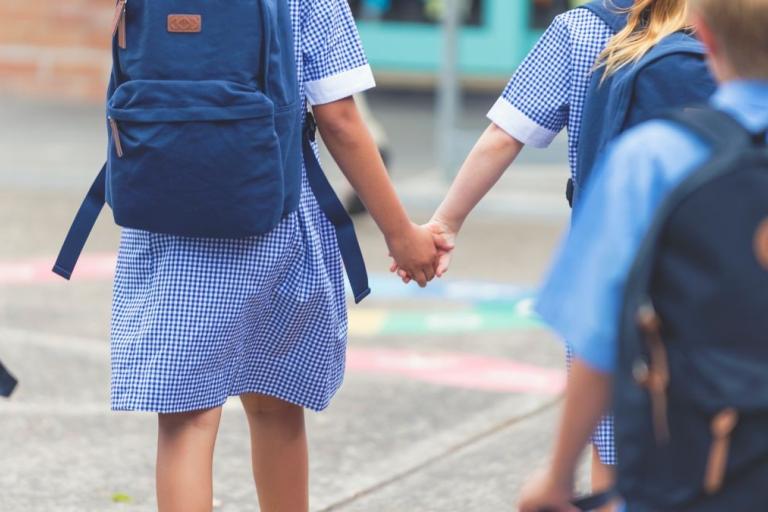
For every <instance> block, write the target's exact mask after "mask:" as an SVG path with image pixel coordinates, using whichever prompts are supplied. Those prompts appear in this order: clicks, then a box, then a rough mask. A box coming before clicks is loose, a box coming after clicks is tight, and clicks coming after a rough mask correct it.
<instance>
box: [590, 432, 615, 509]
mask: <svg viewBox="0 0 768 512" xmlns="http://www.w3.org/2000/svg"><path fill="white" fill-rule="evenodd" d="M615 480H616V474H615V471H614V468H613V466H607V465H605V464H603V463H602V462H601V461H600V454H599V453H598V452H597V448H595V447H594V446H593V447H592V492H596V493H597V492H602V491H607V490H608V489H610V488H612V487H613V486H614V484H615V483H616V482H615ZM616 510H617V505H616V504H615V503H614V504H611V505H608V506H606V507H603V508H601V509H599V510H598V511H597V512H615V511H616Z"/></svg>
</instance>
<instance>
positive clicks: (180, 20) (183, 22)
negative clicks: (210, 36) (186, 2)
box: [168, 14, 203, 34]
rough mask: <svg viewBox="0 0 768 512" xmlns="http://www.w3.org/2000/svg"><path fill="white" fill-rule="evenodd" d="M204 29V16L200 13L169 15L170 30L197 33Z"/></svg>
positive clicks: (181, 32)
mask: <svg viewBox="0 0 768 512" xmlns="http://www.w3.org/2000/svg"><path fill="white" fill-rule="evenodd" d="M202 31H203V17H202V16H200V15H199V14H171V15H169V16H168V32H173V33H180V34H195V33H198V32H202Z"/></svg>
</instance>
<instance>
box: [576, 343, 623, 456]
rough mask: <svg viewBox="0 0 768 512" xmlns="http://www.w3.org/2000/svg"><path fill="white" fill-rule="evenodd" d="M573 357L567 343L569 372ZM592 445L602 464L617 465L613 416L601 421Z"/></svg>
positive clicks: (605, 417) (604, 417)
mask: <svg viewBox="0 0 768 512" xmlns="http://www.w3.org/2000/svg"><path fill="white" fill-rule="evenodd" d="M573 356H574V354H573V347H572V346H571V345H570V344H568V343H566V344H565V358H566V361H567V364H568V369H569V370H570V368H571V362H572V361H573ZM592 444H593V445H594V446H595V448H597V453H598V454H599V455H600V462H602V463H603V464H606V465H608V466H615V465H616V443H615V442H614V432H613V415H610V414H607V415H605V416H603V418H602V419H601V420H600V423H599V424H598V425H597V429H595V431H594V432H593V433H592Z"/></svg>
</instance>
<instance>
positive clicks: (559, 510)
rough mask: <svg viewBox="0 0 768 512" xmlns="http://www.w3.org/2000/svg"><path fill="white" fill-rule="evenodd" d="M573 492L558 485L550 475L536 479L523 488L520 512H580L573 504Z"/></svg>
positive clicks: (539, 476) (519, 506) (543, 475)
mask: <svg viewBox="0 0 768 512" xmlns="http://www.w3.org/2000/svg"><path fill="white" fill-rule="evenodd" d="M572 498H573V492H572V490H571V489H570V488H568V487H567V486H561V485H558V484H557V483H556V482H555V480H554V479H553V478H552V477H551V476H550V475H549V474H548V473H542V474H540V475H538V476H536V477H534V478H533V479H532V480H531V481H530V482H528V484H526V486H525V487H524V488H523V492H522V493H521V495H520V502H519V503H518V510H519V512H579V509H577V508H576V507H574V506H573V505H572V504H571V499H572Z"/></svg>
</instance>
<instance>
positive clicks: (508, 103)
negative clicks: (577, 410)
mask: <svg viewBox="0 0 768 512" xmlns="http://www.w3.org/2000/svg"><path fill="white" fill-rule="evenodd" d="M612 36H613V31H612V30H611V29H610V27H608V25H606V24H605V22H603V21H602V20H601V19H600V18H599V17H597V16H596V15H595V14H593V13H592V12H591V11H589V10H587V9H574V10H571V11H568V12H566V13H564V14H561V15H560V16H558V17H557V18H555V20H554V21H553V22H552V24H551V25H550V27H549V28H548V29H547V31H546V32H545V33H544V35H543V36H542V37H541V39H540V40H539V42H538V43H537V44H536V46H535V47H534V48H533V50H531V53H530V54H529V55H528V56H527V57H526V59H525V61H524V62H523V63H522V65H521V66H520V68H519V69H518V70H517V71H516V72H515V74H514V76H513V77H512V79H511V80H510V81H509V84H508V85H507V87H506V89H504V93H503V94H502V95H501V97H500V98H499V99H498V101H497V102H496V104H495V105H494V106H493V108H492V109H491V111H490V112H489V113H488V118H489V119H490V120H491V121H493V122H494V123H495V124H496V125H498V126H499V127H501V128H502V129H503V130H504V131H506V132H507V133H509V134H510V135H511V136H513V137H515V138H516V139H517V140H519V141H520V142H523V143H524V144H526V145H528V146H532V147H536V148H544V147H547V146H549V144H550V143H551V142H552V140H554V138H555V137H556V136H557V134H558V133H560V132H561V131H562V130H563V129H564V128H567V129H568V158H569V161H570V166H571V173H572V175H574V176H575V173H576V155H577V152H578V147H579V132H580V130H581V120H582V111H583V108H584V102H585V100H586V96H587V91H588V89H589V82H590V78H591V75H592V68H593V67H594V65H595V62H596V61H597V58H598V56H599V55H600V52H601V51H602V50H603V48H605V46H606V44H607V43H608V40H609V39H610V38H611V37H612ZM566 346H567V344H566ZM567 348H568V354H569V355H568V360H569V361H570V357H571V356H570V352H571V351H570V347H567ZM592 441H593V443H594V444H595V446H596V447H597V449H598V451H599V453H600V459H601V460H602V461H603V463H605V464H615V463H616V453H615V447H614V443H613V418H612V417H606V418H604V419H603V421H602V422H601V423H600V425H599V426H598V429H597V430H596V431H595V433H594V435H593V437H592Z"/></svg>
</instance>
